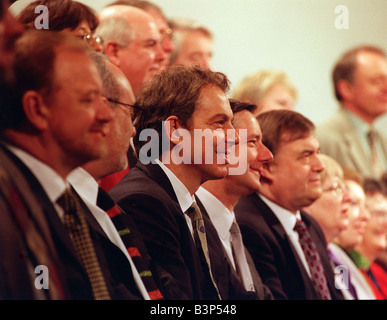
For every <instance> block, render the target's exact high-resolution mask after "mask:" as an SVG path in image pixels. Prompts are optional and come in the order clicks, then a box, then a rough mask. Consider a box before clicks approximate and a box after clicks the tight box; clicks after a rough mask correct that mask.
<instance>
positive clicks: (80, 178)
mask: <svg viewBox="0 0 387 320" xmlns="http://www.w3.org/2000/svg"><path fill="white" fill-rule="evenodd" d="M67 181H68V182H69V183H70V184H71V185H72V186H73V188H74V189H75V191H76V192H77V193H78V195H79V196H80V197H81V198H82V200H83V201H84V202H85V204H86V206H87V207H88V208H89V210H90V212H91V213H92V214H93V216H94V218H95V219H96V220H97V222H98V224H99V225H100V226H101V228H102V229H103V231H104V232H105V233H106V235H107V236H108V238H109V239H110V241H111V242H112V243H114V244H115V245H116V246H117V247H118V248H120V249H121V251H122V252H123V253H124V254H125V256H126V258H127V259H128V261H129V263H130V266H131V268H132V272H133V278H134V280H135V282H136V284H137V287H138V289H139V291H140V293H141V294H142V296H143V298H144V299H145V300H150V297H149V294H148V292H147V290H146V288H145V286H144V283H143V282H142V280H141V277H140V275H139V273H138V271H137V268H136V266H135V265H134V263H133V260H132V258H131V257H130V255H129V253H128V251H127V249H126V247H125V245H124V243H123V241H122V239H121V237H120V235H119V234H118V231H117V229H116V227H115V226H114V224H113V222H112V220H111V219H110V217H109V216H108V214H107V213H106V212H105V211H103V210H102V209H101V208H100V207H98V206H97V197H98V183H97V181H96V180H95V179H94V178H93V177H92V176H91V175H90V174H89V173H88V172H87V171H86V170H84V169H82V168H81V167H79V168H76V169H74V170H73V171H72V172H71V173H70V174H69V175H68V176H67Z"/></svg>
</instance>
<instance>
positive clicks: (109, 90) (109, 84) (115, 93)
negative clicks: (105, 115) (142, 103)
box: [90, 51, 124, 106]
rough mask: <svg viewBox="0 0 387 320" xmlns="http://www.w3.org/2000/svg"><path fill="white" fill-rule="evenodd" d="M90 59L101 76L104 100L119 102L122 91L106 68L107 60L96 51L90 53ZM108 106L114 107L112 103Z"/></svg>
mask: <svg viewBox="0 0 387 320" xmlns="http://www.w3.org/2000/svg"><path fill="white" fill-rule="evenodd" d="M90 57H91V58H92V59H93V61H94V63H95V64H96V66H97V69H98V72H99V75H100V76H101V79H102V85H103V95H104V96H105V97H106V98H110V99H112V100H116V101H118V100H120V97H121V96H122V95H123V91H124V89H123V88H122V86H121V85H120V84H119V82H118V81H117V79H116V77H115V76H114V74H113V72H112V71H111V70H110V68H109V67H108V65H107V64H108V63H110V62H109V60H108V58H107V57H106V56H105V55H104V54H102V53H99V52H96V51H93V52H91V53H90ZM110 104H111V105H112V106H113V105H114V103H112V102H110Z"/></svg>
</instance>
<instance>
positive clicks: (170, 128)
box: [164, 116, 183, 145]
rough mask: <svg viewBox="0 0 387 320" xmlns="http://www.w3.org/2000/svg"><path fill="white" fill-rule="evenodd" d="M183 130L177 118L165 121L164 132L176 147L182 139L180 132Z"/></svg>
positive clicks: (173, 117) (171, 117)
mask: <svg viewBox="0 0 387 320" xmlns="http://www.w3.org/2000/svg"><path fill="white" fill-rule="evenodd" d="M182 128H183V127H182V126H181V122H180V119H179V118H178V117H176V116H169V117H168V118H167V119H166V120H165V121H164V131H165V133H166V135H167V137H168V140H169V141H170V142H171V143H172V144H175V145H176V144H178V143H179V142H180V141H181V139H182V137H181V135H180V134H179V133H178V130H179V129H182Z"/></svg>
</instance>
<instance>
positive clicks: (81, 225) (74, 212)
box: [57, 189, 110, 300]
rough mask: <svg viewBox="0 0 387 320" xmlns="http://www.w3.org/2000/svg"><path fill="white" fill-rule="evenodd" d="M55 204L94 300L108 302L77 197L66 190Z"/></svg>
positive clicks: (107, 294)
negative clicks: (88, 281) (60, 208)
mask: <svg viewBox="0 0 387 320" xmlns="http://www.w3.org/2000/svg"><path fill="white" fill-rule="evenodd" d="M57 202H58V204H59V205H60V206H61V207H62V208H63V210H64V212H65V215H64V224H65V227H66V229H67V231H68V233H69V236H70V238H71V241H72V243H73V245H74V248H75V251H76V252H77V255H78V257H79V259H80V260H81V262H82V264H83V266H84V268H85V269H86V272H87V275H88V276H89V280H90V284H91V287H92V291H93V296H94V299H95V300H110V295H109V291H108V288H107V284H106V280H105V278H104V275H103V273H102V270H101V267H100V265H99V262H98V258H97V254H96V252H95V248H94V245H93V241H92V239H91V236H90V230H89V227H88V225H87V222H86V218H85V214H84V212H83V211H82V207H81V204H80V203H79V200H78V198H77V196H76V195H75V194H74V193H73V191H72V190H71V189H67V190H66V191H65V192H64V193H63V195H62V196H61V197H60V198H59V199H58V200H57Z"/></svg>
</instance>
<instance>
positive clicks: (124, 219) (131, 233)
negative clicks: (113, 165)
mask: <svg viewBox="0 0 387 320" xmlns="http://www.w3.org/2000/svg"><path fill="white" fill-rule="evenodd" d="M97 205H98V206H99V207H100V208H102V209H103V210H104V211H106V213H107V214H108V215H109V217H110V219H111V220H112V222H113V224H114V226H115V227H116V229H117V231H118V234H119V235H120V237H121V239H122V242H123V243H124V245H125V247H126V250H127V251H128V253H129V256H130V257H131V259H132V260H133V263H134V265H135V266H136V269H137V271H138V273H139V275H140V277H141V280H142V282H143V283H144V286H145V288H146V290H147V292H148V294H149V297H150V299H151V300H161V299H163V298H164V297H163V295H162V293H161V292H160V290H159V289H158V287H157V285H156V282H155V280H154V278H153V275H152V272H151V271H150V270H149V263H148V261H149V259H150V258H149V257H148V255H147V252H146V248H145V244H143V243H140V241H141V240H140V238H139V237H140V236H139V235H138V234H137V229H136V227H135V224H134V221H133V220H132V218H131V217H130V216H129V215H128V214H127V213H125V212H123V211H122V210H121V208H120V207H119V206H117V205H116V204H115V202H114V200H113V199H112V198H111V197H110V195H109V194H108V193H107V192H106V191H105V190H103V189H102V188H99V191H98V198H97Z"/></svg>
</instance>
